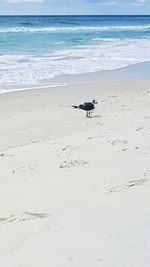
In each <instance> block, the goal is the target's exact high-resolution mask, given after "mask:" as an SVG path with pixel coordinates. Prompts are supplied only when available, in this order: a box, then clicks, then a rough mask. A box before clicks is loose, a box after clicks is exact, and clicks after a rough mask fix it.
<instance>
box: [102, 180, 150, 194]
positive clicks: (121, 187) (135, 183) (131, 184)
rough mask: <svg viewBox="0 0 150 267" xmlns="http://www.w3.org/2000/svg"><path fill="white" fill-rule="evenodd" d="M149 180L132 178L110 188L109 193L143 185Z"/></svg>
mask: <svg viewBox="0 0 150 267" xmlns="http://www.w3.org/2000/svg"><path fill="white" fill-rule="evenodd" d="M147 181H148V179H146V178H142V179H137V180H130V181H128V182H127V183H125V184H122V185H118V186H114V187H112V188H110V189H108V190H107V193H115V192H120V191H123V190H127V189H129V188H131V187H132V188H134V187H135V186H139V185H142V184H144V183H146V182H147Z"/></svg>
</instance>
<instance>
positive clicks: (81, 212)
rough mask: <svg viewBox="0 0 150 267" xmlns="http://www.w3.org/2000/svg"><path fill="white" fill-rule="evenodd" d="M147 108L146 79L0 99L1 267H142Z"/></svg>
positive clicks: (148, 174)
mask: <svg viewBox="0 0 150 267" xmlns="http://www.w3.org/2000/svg"><path fill="white" fill-rule="evenodd" d="M93 99H96V100H97V101H98V104H97V106H96V110H95V112H94V113H93V114H92V118H90V119H88V118H86V116H85V112H84V111H82V110H78V109H77V110H75V109H72V108H71V105H78V104H80V103H82V102H84V101H91V100H93ZM149 103H150V80H149V79H148V78H147V79H145V78H143V79H132V80H131V79H123V80H119V77H118V80H117V81H116V80H112V81H107V80H105V81H101V82H100V81H98V82H93V81H92V82H89V81H88V82H84V83H80V82H79V81H78V83H77V82H76V83H75V84H72V85H71V84H69V85H66V86H61V87H54V88H53V87H51V88H47V89H42V88H41V89H38V90H28V91H19V92H10V93H4V94H1V95H0V170H1V174H0V203H1V204H0V240H1V241H0V262H1V266H3V267H49V266H52V267H78V266H85V267H91V266H93V267H98V266H102V267H126V266H129V267H141V266H142V267H149V265H150V254H149V248H150V241H149V235H150V227H149V226H150V213H149V210H150V195H149V189H150V167H149V153H150V138H149V133H150V105H149Z"/></svg>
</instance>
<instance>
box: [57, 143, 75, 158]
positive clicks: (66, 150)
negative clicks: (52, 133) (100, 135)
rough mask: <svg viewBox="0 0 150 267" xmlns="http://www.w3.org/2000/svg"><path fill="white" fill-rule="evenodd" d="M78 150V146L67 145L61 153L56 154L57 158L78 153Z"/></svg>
mask: <svg viewBox="0 0 150 267" xmlns="http://www.w3.org/2000/svg"><path fill="white" fill-rule="evenodd" d="M79 149H80V146H72V145H67V146H65V147H64V148H63V149H62V153H60V154H58V156H62V155H72V154H73V153H74V152H76V151H78V150H79Z"/></svg>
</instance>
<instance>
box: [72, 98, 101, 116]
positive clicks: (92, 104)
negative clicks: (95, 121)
mask: <svg viewBox="0 0 150 267" xmlns="http://www.w3.org/2000/svg"><path fill="white" fill-rule="evenodd" d="M96 104H98V102H96V100H93V101H92V102H84V103H83V104H80V105H79V106H72V107H73V108H79V109H82V110H85V111H86V117H87V118H91V111H93V110H94V109H95V105H96Z"/></svg>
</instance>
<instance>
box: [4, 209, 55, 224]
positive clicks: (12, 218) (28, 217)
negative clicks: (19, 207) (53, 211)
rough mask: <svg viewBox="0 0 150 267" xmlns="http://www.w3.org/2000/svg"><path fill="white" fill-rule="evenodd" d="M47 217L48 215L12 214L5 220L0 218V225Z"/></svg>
mask: <svg viewBox="0 0 150 267" xmlns="http://www.w3.org/2000/svg"><path fill="white" fill-rule="evenodd" d="M49 216H50V214H47V213H33V212H24V213H22V214H20V215H18V216H17V215H16V214H13V215H11V216H9V217H6V218H2V217H0V224H4V223H12V222H14V221H17V222H22V221H30V220H36V219H44V218H47V217H49Z"/></svg>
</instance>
